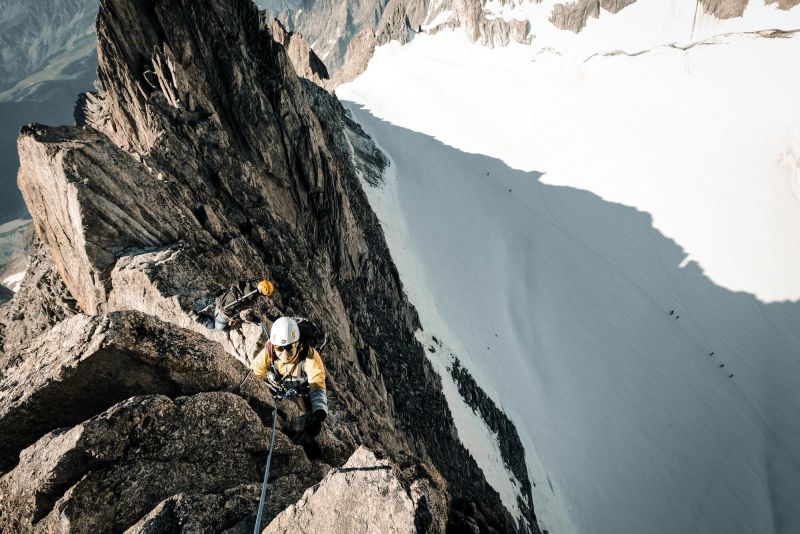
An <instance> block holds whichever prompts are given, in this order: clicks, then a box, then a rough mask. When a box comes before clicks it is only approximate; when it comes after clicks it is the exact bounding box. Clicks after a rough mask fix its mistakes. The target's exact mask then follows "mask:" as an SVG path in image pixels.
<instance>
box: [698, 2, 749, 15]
mask: <svg viewBox="0 0 800 534" xmlns="http://www.w3.org/2000/svg"><path fill="white" fill-rule="evenodd" d="M747 3H748V0H700V5H701V6H703V12H704V13H706V14H707V15H712V16H714V17H716V18H718V19H732V18H734V17H741V16H742V15H744V10H745V8H747Z"/></svg>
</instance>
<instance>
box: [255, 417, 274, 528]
mask: <svg viewBox="0 0 800 534" xmlns="http://www.w3.org/2000/svg"><path fill="white" fill-rule="evenodd" d="M277 411H278V410H277V407H276V408H275V409H273V410H272V439H271V441H270V444H269V454H268V455H267V467H266V468H265V469H264V483H263V484H262V485H261V501H260V502H259V503H258V514H257V515H256V526H255V528H254V529H253V534H259V532H260V531H261V518H262V517H263V516H264V503H265V502H266V500H267V483H268V482H269V467H270V464H271V463H272V449H273V448H274V447H275V417H276V413H277Z"/></svg>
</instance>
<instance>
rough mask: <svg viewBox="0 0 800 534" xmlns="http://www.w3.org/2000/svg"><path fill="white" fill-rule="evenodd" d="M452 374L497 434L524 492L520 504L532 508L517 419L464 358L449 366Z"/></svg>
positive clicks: (504, 456) (464, 395)
mask: <svg viewBox="0 0 800 534" xmlns="http://www.w3.org/2000/svg"><path fill="white" fill-rule="evenodd" d="M450 374H451V376H452V377H453V381H454V382H455V383H456V385H457V387H458V393H459V394H460V395H461V398H463V399H464V402H465V403H466V404H467V406H469V407H470V408H471V409H472V410H473V411H474V412H475V413H477V414H480V416H481V419H483V420H484V421H485V422H486V425H487V426H488V427H489V428H490V429H491V431H492V432H494V433H495V434H497V442H498V445H499V447H500V456H501V458H502V459H503V464H504V465H505V467H506V469H508V470H509V471H510V472H511V473H512V474H513V475H514V477H515V478H516V479H517V480H518V481H520V483H521V488H520V489H521V492H520V493H522V496H521V497H517V501H518V502H517V504H518V506H519V507H520V508H521V509H523V510H530V511H531V512H532V511H533V494H532V492H531V482H530V479H529V478H528V467H527V464H526V463H525V448H524V447H523V446H522V442H521V441H520V439H519V434H518V433H517V429H516V427H515V426H514V423H512V422H511V420H510V419H509V418H508V416H507V415H506V414H505V413H503V411H502V410H501V409H500V408H499V407H498V406H497V405H496V404H495V403H494V401H493V400H492V399H491V397H489V396H488V395H487V394H486V392H485V391H483V389H482V388H481V387H480V386H479V385H478V383H477V382H476V381H475V379H474V378H472V375H470V374H469V371H467V370H466V369H464V367H462V366H461V362H460V361H459V360H458V359H457V358H456V359H455V361H454V362H453V365H452V366H451V367H450Z"/></svg>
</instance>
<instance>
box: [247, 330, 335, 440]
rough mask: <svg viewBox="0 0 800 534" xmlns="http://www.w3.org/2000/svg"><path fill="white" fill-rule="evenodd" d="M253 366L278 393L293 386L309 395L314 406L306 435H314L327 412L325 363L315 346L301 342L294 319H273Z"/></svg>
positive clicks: (256, 372)
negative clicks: (265, 343)
mask: <svg viewBox="0 0 800 534" xmlns="http://www.w3.org/2000/svg"><path fill="white" fill-rule="evenodd" d="M251 369H252V370H253V374H255V376H256V378H258V379H261V380H265V381H266V382H267V385H268V386H269V387H270V389H271V390H272V391H273V392H275V393H277V392H286V391H289V390H294V391H295V392H297V393H298V394H301V395H303V396H305V395H306V394H307V395H308V400H309V401H310V405H311V408H310V411H309V413H308V414H306V420H305V436H306V437H307V438H310V439H313V438H315V437H316V436H317V435H318V434H319V433H320V430H322V422H323V421H325V418H326V417H327V415H328V396H327V393H326V389H325V365H324V364H323V363H322V358H320V355H319V352H317V350H316V349H315V348H314V347H311V346H307V345H304V344H303V343H302V341H301V339H300V328H299V326H298V325H297V322H296V321H295V320H294V319H292V318H291V317H281V318H280V319H278V320H276V321H275V322H274V323H273V325H272V328H271V329H270V334H269V341H268V342H267V345H266V346H265V347H264V348H263V349H261V351H260V352H259V353H258V354H257V355H256V357H255V360H253V363H252V365H251Z"/></svg>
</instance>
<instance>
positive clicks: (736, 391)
mask: <svg viewBox="0 0 800 534" xmlns="http://www.w3.org/2000/svg"><path fill="white" fill-rule="evenodd" d="M623 12H624V10H623ZM601 18H602V15H601ZM798 43H800V40H799V39H798V38H789V39H756V38H753V37H750V36H730V37H726V38H719V39H717V44H714V45H703V46H695V47H693V48H691V49H690V50H688V51H682V50H679V49H675V48H669V47H663V48H659V49H657V50H654V51H652V52H649V53H645V54H642V55H638V56H636V57H628V56H613V57H595V58H592V59H590V60H589V61H587V62H582V61H576V60H574V59H571V58H569V57H564V56H560V55H557V54H554V53H551V52H548V51H542V50H537V49H536V47H523V46H511V47H509V48H507V49H495V50H488V49H485V48H482V47H479V46H474V45H470V44H469V43H467V42H466V40H465V39H464V38H463V36H461V35H460V33H458V32H446V33H442V34H438V35H436V36H434V37H430V36H419V37H417V38H416V39H415V40H414V41H413V42H412V43H411V44H410V45H408V46H406V47H399V46H397V45H396V44H389V45H387V46H384V47H382V48H379V49H378V50H377V51H376V54H375V56H374V57H373V60H372V62H371V63H370V66H369V68H368V69H367V71H366V72H365V73H364V74H363V75H362V76H361V77H359V78H358V79H357V80H355V81H354V82H353V83H351V84H348V85H346V86H342V87H340V88H339V89H338V90H337V94H338V96H339V97H340V98H341V99H342V100H345V101H349V103H346V105H347V106H348V108H349V109H350V110H351V112H352V113H353V115H354V117H355V118H356V119H357V120H358V121H359V122H360V123H361V124H362V125H363V126H364V128H365V130H366V131H367V133H369V134H370V135H371V136H372V137H373V138H374V139H375V140H376V141H377V142H378V144H379V145H380V146H381V148H382V149H384V150H385V151H386V152H387V153H388V154H389V155H390V158H391V160H392V168H391V169H390V171H389V172H387V174H386V183H385V184H384V185H382V186H381V187H380V188H377V189H369V188H367V190H368V196H369V197H370V202H371V203H372V205H373V207H374V209H375V210H376V212H377V213H378V216H379V218H380V219H381V221H382V224H383V225H384V229H385V231H386V235H387V240H388V243H389V246H390V249H391V251H392V255H393V257H394V259H395V262H396V263H397V266H398V269H399V271H400V274H401V278H402V280H403V283H404V287H405V288H406V290H407V292H408V294H409V298H410V299H411V301H412V303H414V305H415V306H416V307H417V309H418V311H419V313H420V318H421V321H422V325H423V328H424V329H425V333H433V334H434V335H436V336H437V337H438V338H440V339H444V340H445V341H446V343H447V345H448V346H449V347H450V349H451V350H452V351H453V353H454V354H456V355H457V356H458V357H459V359H460V360H461V361H462V364H463V365H464V366H465V367H466V368H467V369H469V370H470V372H471V373H472V374H473V376H475V378H476V380H478V382H479V383H480V384H481V386H482V387H483V388H484V390H486V391H487V393H488V394H489V395H490V396H491V397H492V398H493V399H495V401H496V402H498V404H499V405H501V406H502V407H503V409H504V410H505V411H506V413H507V414H508V416H509V417H510V418H511V420H512V421H514V422H515V424H516V425H517V428H518V430H519V432H520V437H521V439H522V440H523V443H524V445H525V448H526V454H527V458H528V466H529V469H530V475H531V478H532V480H533V481H534V482H535V483H536V487H535V488H534V503H535V505H536V507H537V508H536V512H537V515H538V517H539V519H540V523H541V525H542V526H543V527H544V528H548V529H549V530H550V531H551V532H553V533H562V532H599V533H605V532H608V533H639V532H648V533H658V532H704V533H715V532H720V533H723V532H733V531H737V532H787V533H789V532H795V531H800V510H798V509H797V507H796V506H795V505H794V504H793V503H796V502H797V501H798V499H800V453H798V451H797V448H796V446H795V445H793V444H796V443H800V418H798V416H797V408H798V407H799V406H800V392H799V391H798V388H797V387H796V385H797V384H798V381H800V358H799V357H798V356H800V336H798V334H797V333H796V326H797V324H798V321H800V305H798V304H797V303H796V302H793V301H796V300H797V299H798V298H800V269H798V267H800V250H798V247H796V246H794V245H792V244H793V243H797V242H800V241H798V238H800V235H798V232H800V224H798V223H800V220H798V219H799V218H800V205H798V198H797V197H796V196H795V195H794V194H793V193H792V192H793V187H796V183H797V182H796V176H797V175H796V169H797V166H796V163H794V162H796V159H792V158H793V157H794V156H793V154H794V155H796V154H797V152H796V145H795V142H796V136H797V132H798V131H800V129H798V126H800V109H798V106H796V104H794V100H796V97H795V95H797V94H800V92H799V91H798V89H800V76H798V75H797V74H796V73H795V71H794V70H793V69H790V68H787V66H788V65H791V64H792V61H791V58H793V57H797V54H798V52H800V46H798ZM793 165H794V166H793ZM793 173H794V174H793ZM793 180H794V181H793ZM365 188H366V186H365ZM795 190H796V189H795ZM670 311H672V312H673V314H672V315H670ZM712 352H713V353H714V354H713V355H710V354H711V353H712ZM731 374H733V375H734V376H733V377H730V376H729V375H731ZM463 424H464V423H460V426H459V433H460V434H462V439H469V435H468V433H466V432H462V426H463ZM464 436H467V438H465V437H464ZM487 447H488V446H487V445H485V444H484V445H468V448H470V450H473V449H476V450H478V449H481V448H483V449H485V448H487ZM476 458H477V457H476ZM478 461H479V462H483V463H480V464H479V465H481V467H482V468H484V469H485V470H486V469H489V470H492V469H494V470H495V473H498V472H499V471H498V470H497V469H496V466H495V467H491V464H492V462H493V460H491V459H490V458H489V457H487V456H485V455H484V456H483V457H482V459H478ZM487 476H488V475H487ZM497 478H498V477H496V476H495V477H494V478H493V483H497V484H501V483H500V482H495V481H496V480H497ZM511 484H512V485H513V482H512V483H511ZM551 487H552V489H551ZM499 491H500V490H499ZM500 492H501V494H504V491H500Z"/></svg>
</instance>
